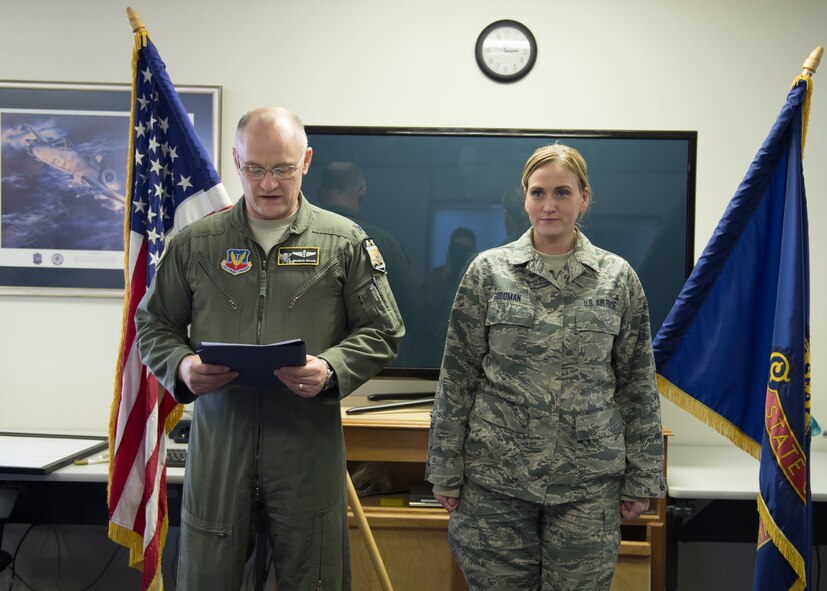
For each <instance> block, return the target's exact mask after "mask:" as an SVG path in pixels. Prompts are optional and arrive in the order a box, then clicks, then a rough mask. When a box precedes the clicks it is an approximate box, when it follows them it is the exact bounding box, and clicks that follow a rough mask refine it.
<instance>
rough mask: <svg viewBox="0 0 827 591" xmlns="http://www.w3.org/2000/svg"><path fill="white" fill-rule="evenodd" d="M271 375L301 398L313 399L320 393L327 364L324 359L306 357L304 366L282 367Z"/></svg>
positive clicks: (325, 375)
mask: <svg viewBox="0 0 827 591" xmlns="http://www.w3.org/2000/svg"><path fill="white" fill-rule="evenodd" d="M273 373H274V374H275V375H276V377H277V378H278V379H280V380H281V381H282V382H284V385H285V386H287V387H288V388H290V389H291V390H292V391H293V392H295V393H296V394H298V395H299V396H301V397H302V398H313V397H314V396H316V395H317V394H318V393H319V392H321V391H322V386H324V381H325V378H327V363H325V360H324V359H320V358H319V357H313V356H312V355H308V356H307V364H306V365H297V366H294V367H282V368H280V369H277V370H276V371H274V372H273Z"/></svg>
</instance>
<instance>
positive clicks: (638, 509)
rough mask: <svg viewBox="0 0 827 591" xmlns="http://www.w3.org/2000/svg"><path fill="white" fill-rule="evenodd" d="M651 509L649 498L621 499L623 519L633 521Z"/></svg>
mask: <svg viewBox="0 0 827 591" xmlns="http://www.w3.org/2000/svg"><path fill="white" fill-rule="evenodd" d="M648 510H649V499H646V500H645V501H620V514H621V515H622V516H623V519H626V520H627V521H632V520H633V519H637V518H638V517H640V516H641V514H643V513H644V512H645V511H648Z"/></svg>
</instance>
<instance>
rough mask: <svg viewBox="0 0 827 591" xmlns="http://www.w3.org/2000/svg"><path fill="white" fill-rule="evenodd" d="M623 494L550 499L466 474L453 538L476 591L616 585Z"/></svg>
mask: <svg viewBox="0 0 827 591" xmlns="http://www.w3.org/2000/svg"><path fill="white" fill-rule="evenodd" d="M620 522H621V517H620V493H619V490H618V492H617V494H615V495H612V498H600V499H587V500H583V501H577V502H574V503H566V504H561V505H543V504H538V503H532V502H529V501H523V500H520V499H515V498H513V497H509V496H505V495H502V494H499V493H496V492H493V491H491V490H488V489H486V488H484V487H481V486H480V485H478V484H475V483H474V482H471V481H468V480H466V481H465V483H464V484H463V487H462V492H461V494H460V500H459V506H458V507H457V509H456V510H455V511H454V512H453V513H452V514H451V519H450V522H449V525H448V544H449V546H450V548H451V552H452V553H453V555H454V559H455V560H456V562H457V564H458V565H459V566H460V568H461V569H462V572H463V573H464V574H465V578H466V580H467V582H468V588H469V590H470V591H483V590H484V591H515V590H518V589H519V590H524V589H527V590H531V589H534V590H542V591H575V590H577V591H601V590H606V591H608V589H609V587H611V584H612V577H613V575H614V570H615V565H616V563H617V554H618V551H619V549H620Z"/></svg>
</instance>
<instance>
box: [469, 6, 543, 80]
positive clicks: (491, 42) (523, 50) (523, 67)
mask: <svg viewBox="0 0 827 591" xmlns="http://www.w3.org/2000/svg"><path fill="white" fill-rule="evenodd" d="M474 53H475V55H476V57H477V64H478V65H479V67H480V69H481V70H482V71H483V73H485V75H486V76H488V77H489V78H491V79H492V80H496V81H497V82H516V81H517V80H519V79H520V78H523V77H524V76H525V75H526V74H528V73H529V72H530V71H531V68H533V67H534V62H535V61H536V60H537V42H536V41H535V40H534V35H532V34H531V31H529V30H528V27H526V26H525V25H523V24H521V23H518V22H517V21H512V20H501V21H497V22H495V23H491V24H490V25H488V26H487V27H485V29H483V31H482V33H480V36H479V37H478V38H477V45H476V48H475V50H474Z"/></svg>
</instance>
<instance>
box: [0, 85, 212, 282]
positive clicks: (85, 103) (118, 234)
mask: <svg viewBox="0 0 827 591" xmlns="http://www.w3.org/2000/svg"><path fill="white" fill-rule="evenodd" d="M176 90H177V92H178V95H179V97H180V98H181V102H182V103H183V104H184V107H185V109H186V111H187V113H188V114H189V116H190V118H191V120H192V122H193V124H194V126H195V129H196V131H197V133H198V136H199V138H200V139H201V143H202V144H203V146H204V148H205V149H206V150H207V152H208V153H209V154H210V155H211V157H212V160H213V164H214V165H215V168H216V170H220V162H219V153H220V130H221V125H220V115H221V87H219V86H178V87H176ZM131 96H132V88H131V86H129V85H127V84H69V83H55V82H4V81H0V295H2V294H11V295H92V296H101V295H112V296H117V297H120V296H121V295H122V293H123V285H124V269H123V267H124V254H123V251H124V243H123V240H124V203H125V200H126V194H127V164H128V150H129V136H130V132H131V130H130V127H129V126H130V122H129V116H130V101H131Z"/></svg>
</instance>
